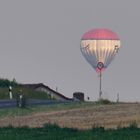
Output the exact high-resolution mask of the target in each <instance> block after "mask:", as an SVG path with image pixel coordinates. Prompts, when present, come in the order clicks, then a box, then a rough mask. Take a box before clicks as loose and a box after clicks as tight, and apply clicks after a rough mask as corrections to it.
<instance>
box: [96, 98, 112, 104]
mask: <svg viewBox="0 0 140 140" xmlns="http://www.w3.org/2000/svg"><path fill="white" fill-rule="evenodd" d="M98 102H99V103H100V104H111V103H112V102H111V101H110V100H108V99H100V100H99V101H98Z"/></svg>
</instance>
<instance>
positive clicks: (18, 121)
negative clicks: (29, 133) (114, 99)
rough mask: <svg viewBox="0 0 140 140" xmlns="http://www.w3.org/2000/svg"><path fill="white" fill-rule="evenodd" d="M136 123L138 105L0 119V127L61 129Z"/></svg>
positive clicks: (87, 108) (139, 121)
mask: <svg viewBox="0 0 140 140" xmlns="http://www.w3.org/2000/svg"><path fill="white" fill-rule="evenodd" d="M134 121H136V122H137V124H138V125H139V126H140V104H137V103H133V104H117V105H99V106H93V107H91V106H90V107H86V108H79V109H78V108H77V109H71V110H61V111H52V112H48V113H43V112H41V113H33V114H31V115H27V116H20V117H6V118H1V119H0V126H1V127H2V126H8V125H12V126H30V127H41V126H43V124H45V123H56V124H58V125H60V126H61V127H73V128H79V129H88V128H92V127H96V126H104V127H106V128H115V127H118V126H119V127H123V126H128V125H129V124H131V123H132V122H134Z"/></svg>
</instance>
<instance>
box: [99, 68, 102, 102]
mask: <svg viewBox="0 0 140 140" xmlns="http://www.w3.org/2000/svg"><path fill="white" fill-rule="evenodd" d="M99 78H100V89H99V100H101V95H102V72H101V70H100V74H99Z"/></svg>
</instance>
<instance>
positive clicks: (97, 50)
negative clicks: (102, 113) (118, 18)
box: [80, 29, 121, 99]
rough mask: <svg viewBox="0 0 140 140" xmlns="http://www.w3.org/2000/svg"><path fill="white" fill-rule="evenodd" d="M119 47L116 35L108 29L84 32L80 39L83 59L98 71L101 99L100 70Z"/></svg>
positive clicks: (110, 60) (104, 67)
mask: <svg viewBox="0 0 140 140" xmlns="http://www.w3.org/2000/svg"><path fill="white" fill-rule="evenodd" d="M120 47H121V42H120V39H119V37H118V35H117V34H116V33H115V32H113V31H111V30H109V29H93V30H90V31H88V32H86V33H85V34H84V35H83V36H82V39H81V45H80V49H81V52H82V54H83V56H84V57H85V59H86V60H87V61H88V62H89V63H90V64H91V66H92V67H93V68H94V69H95V70H96V72H97V73H99V77H100V88H99V99H101V95H102V89H101V77H102V72H103V71H104V70H105V69H106V68H107V67H108V66H109V64H110V63H111V62H112V60H113V59H114V58H115V56H116V54H117V53H118V51H119V48H120Z"/></svg>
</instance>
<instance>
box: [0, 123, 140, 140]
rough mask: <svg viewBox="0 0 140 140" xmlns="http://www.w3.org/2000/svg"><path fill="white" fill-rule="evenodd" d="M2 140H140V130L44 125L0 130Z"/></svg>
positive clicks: (131, 127)
mask: <svg viewBox="0 0 140 140" xmlns="http://www.w3.org/2000/svg"><path fill="white" fill-rule="evenodd" d="M0 139H1V140H19V139H20V140H139V139H140V129H139V128H137V127H134V126H130V127H128V128H121V129H117V130H113V129H109V130H104V128H94V129H91V130H77V129H72V128H60V127H58V126H57V125H49V124H46V125H44V127H43V128H27V127H23V128H13V127H10V126H9V127H5V128H0Z"/></svg>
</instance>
